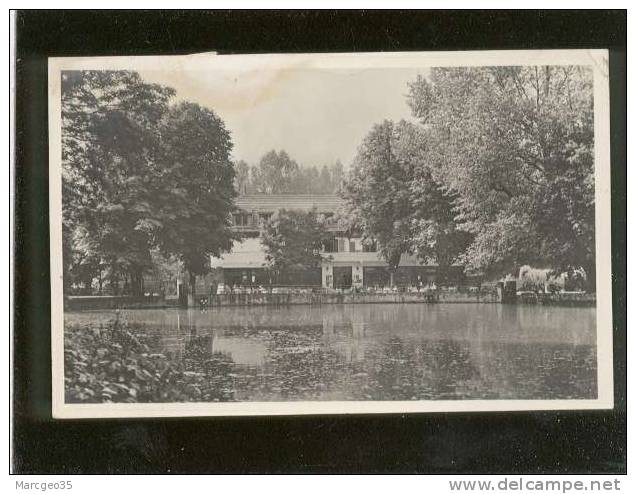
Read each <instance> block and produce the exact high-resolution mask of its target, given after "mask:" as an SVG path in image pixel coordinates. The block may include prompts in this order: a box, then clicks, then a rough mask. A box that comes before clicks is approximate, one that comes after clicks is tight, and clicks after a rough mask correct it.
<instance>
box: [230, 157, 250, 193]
mask: <svg viewBox="0 0 636 494" xmlns="http://www.w3.org/2000/svg"><path fill="white" fill-rule="evenodd" d="M234 171H235V175H236V180H235V182H236V190H237V191H238V193H239V194H249V193H250V192H251V189H252V184H251V180H250V166H249V165H248V164H247V163H246V162H245V161H243V160H240V161H238V162H237V163H236V164H235V165H234Z"/></svg>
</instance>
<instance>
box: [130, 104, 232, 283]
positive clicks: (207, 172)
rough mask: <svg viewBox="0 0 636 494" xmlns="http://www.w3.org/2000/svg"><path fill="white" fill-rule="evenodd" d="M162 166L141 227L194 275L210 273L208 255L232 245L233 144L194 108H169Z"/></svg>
mask: <svg viewBox="0 0 636 494" xmlns="http://www.w3.org/2000/svg"><path fill="white" fill-rule="evenodd" d="M161 133H162V136H163V140H162V147H163V159H164V160H165V165H164V167H163V168H162V170H161V173H160V179H159V181H158V190H157V193H156V196H155V198H156V201H155V202H154V204H153V206H154V209H155V216H154V217H153V219H151V220H149V221H148V222H147V223H146V224H144V225H143V226H144V228H147V229H148V231H149V232H152V234H153V235H155V236H156V239H157V243H158V245H160V247H161V249H162V251H163V252H165V253H167V254H174V255H175V256H177V257H178V259H179V260H180V261H181V262H182V263H183V266H184V269H185V270H186V271H187V272H188V273H189V282H190V293H189V294H190V295H193V294H194V292H195V286H196V276H198V275H202V274H205V273H206V272H207V271H208V269H209V256H210V255H214V256H215V257H219V256H220V255H221V254H222V253H223V252H226V251H229V250H230V248H231V246H232V241H233V240H234V236H233V233H232V231H231V229H230V227H231V222H230V213H231V211H232V209H233V208H234V198H235V196H236V191H235V189H234V179H235V172H234V167H233V164H232V162H231V161H230V152H231V150H232V141H231V139H230V133H229V132H228V131H227V130H226V129H225V125H224V123H223V121H222V120H221V119H220V118H219V117H218V116H217V115H216V114H215V113H214V112H213V111H212V110H209V109H207V108H203V107H201V106H199V105H197V104H195V103H188V102H184V103H180V104H178V105H176V106H173V107H171V108H170V110H169V112H168V113H167V114H166V118H165V119H164V121H163V123H162V131H161Z"/></svg>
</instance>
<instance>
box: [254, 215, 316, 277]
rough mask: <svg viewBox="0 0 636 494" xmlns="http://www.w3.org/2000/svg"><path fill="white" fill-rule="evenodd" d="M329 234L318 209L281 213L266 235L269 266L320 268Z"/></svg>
mask: <svg viewBox="0 0 636 494" xmlns="http://www.w3.org/2000/svg"><path fill="white" fill-rule="evenodd" d="M327 235H328V233H327V232H326V231H325V229H324V228H323V226H322V224H321V221H320V220H319V217H318V215H317V214H316V211H315V210H314V211H308V212H304V211H288V210H284V209H283V210H281V211H279V212H277V213H276V214H275V215H274V216H273V217H272V219H271V220H270V221H269V222H268V223H267V224H266V225H265V230H264V232H263V236H262V242H263V245H264V246H265V258H266V260H267V262H268V266H269V268H270V269H272V270H273V271H275V272H278V273H280V272H281V271H284V270H306V269H311V268H316V267H319V266H320V265H321V262H322V255H321V253H320V251H321V250H322V247H323V245H324V243H325V241H326V240H327V238H326V236H327Z"/></svg>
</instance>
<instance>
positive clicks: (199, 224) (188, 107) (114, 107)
mask: <svg viewBox="0 0 636 494" xmlns="http://www.w3.org/2000/svg"><path fill="white" fill-rule="evenodd" d="M174 94H175V92H174V90H173V89H171V88H167V87H163V86H159V85H156V84H148V83H145V82H144V81H143V80H142V79H141V78H140V76H139V75H138V74H137V73H135V72H130V71H71V72H64V73H63V75H62V149H63V153H62V167H63V180H62V187H63V194H62V195H63V228H64V237H65V238H64V275H65V286H66V287H67V288H72V287H74V286H75V287H78V286H79V287H83V289H84V290H90V289H91V287H92V284H93V281H94V279H96V278H97V279H98V283H99V288H100V291H101V288H102V284H103V283H104V282H106V283H107V284H109V285H110V286H111V287H112V288H113V291H114V292H115V293H117V290H118V287H119V282H120V280H122V279H123V280H124V281H125V284H126V285H127V286H129V287H130V290H131V292H132V293H133V294H136V295H140V294H142V293H143V274H144V273H145V272H148V271H149V270H151V269H152V268H153V257H152V255H151V252H152V251H153V249H156V248H158V247H160V248H161V249H162V251H163V252H164V253H165V254H166V255H167V256H170V255H176V256H178V257H179V259H180V260H181V261H182V262H183V264H184V265H185V267H186V269H188V270H189V272H190V273H191V274H193V275H196V274H201V273H203V272H205V270H206V259H207V254H208V253H213V254H218V253H219V252H222V251H224V250H227V249H229V247H230V245H231V236H230V235H229V219H228V218H229V213H230V210H231V209H232V207H233V199H234V195H235V192H234V187H233V180H234V169H233V166H232V164H231V162H230V160H229V153H230V151H231V147H232V144H231V140H230V135H229V132H228V131H227V130H226V129H225V127H224V124H223V122H222V121H221V120H220V119H219V118H218V117H217V116H216V115H215V114H214V112H212V111H211V110H208V109H206V108H202V107H200V106H198V105H196V104H193V103H187V102H183V103H180V104H177V105H173V106H170V104H169V103H170V99H171V98H172V97H173V96H174Z"/></svg>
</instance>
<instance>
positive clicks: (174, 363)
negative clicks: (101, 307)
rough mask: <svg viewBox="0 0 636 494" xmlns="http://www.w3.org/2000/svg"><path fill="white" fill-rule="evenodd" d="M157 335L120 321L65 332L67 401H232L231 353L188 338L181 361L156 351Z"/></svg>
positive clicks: (71, 328) (201, 340)
mask: <svg viewBox="0 0 636 494" xmlns="http://www.w3.org/2000/svg"><path fill="white" fill-rule="evenodd" d="M152 347H153V338H152V337H151V336H149V335H148V334H147V333H145V332H144V331H143V330H142V329H141V328H139V327H131V326H129V325H128V324H125V323H122V322H120V321H119V320H115V321H113V322H110V323H108V324H107V325H106V326H105V327H104V326H99V327H96V326H72V327H68V328H66V330H65V336H64V381H65V398H66V402H68V403H108V402H118V403H149V402H159V403H161V402H179V401H181V402H185V401H230V400H233V396H234V392H233V389H232V380H231V377H227V376H228V374H229V372H228V370H229V369H230V368H231V367H232V366H233V365H234V363H233V362H232V360H231V359H229V357H227V356H225V355H223V354H220V353H212V352H210V351H209V350H206V348H209V345H205V341H204V340H203V339H201V338H193V339H192V340H191V341H190V342H188V344H187V346H186V351H185V357H184V359H183V360H175V359H171V358H169V357H168V356H166V355H164V354H163V353H154V352H153V351H152Z"/></svg>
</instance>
